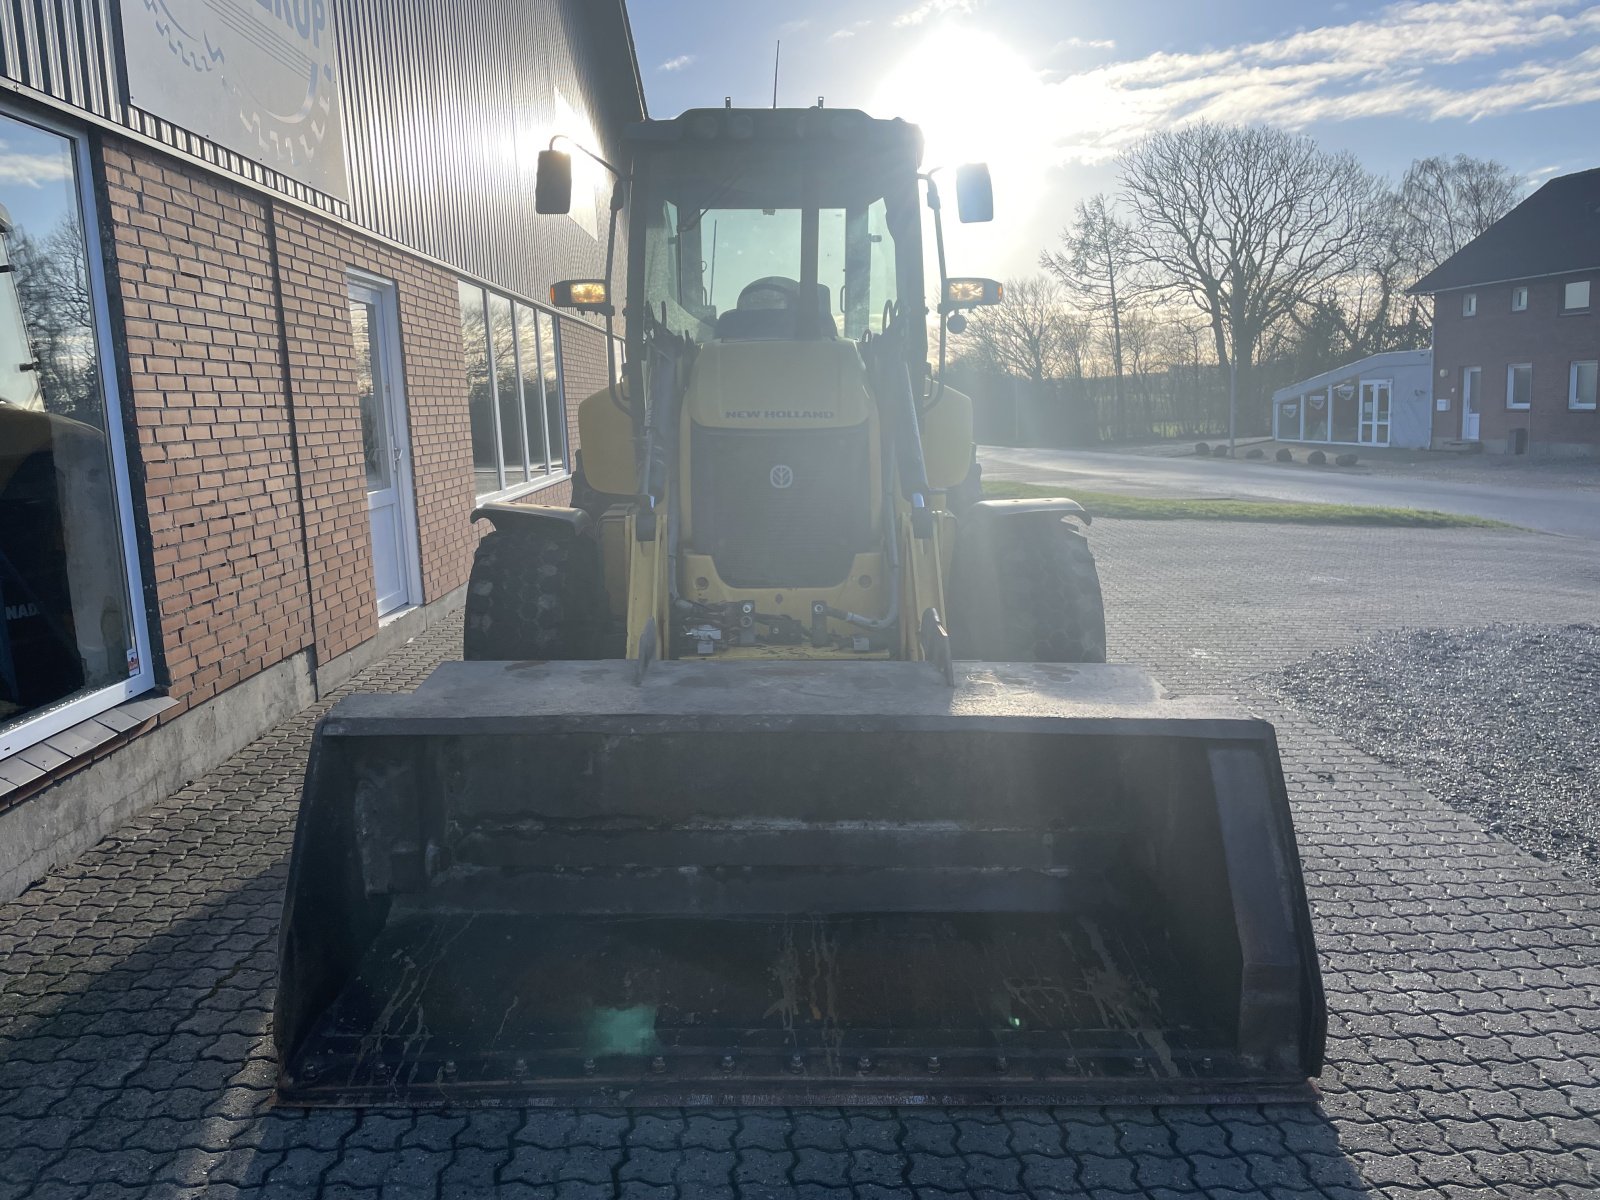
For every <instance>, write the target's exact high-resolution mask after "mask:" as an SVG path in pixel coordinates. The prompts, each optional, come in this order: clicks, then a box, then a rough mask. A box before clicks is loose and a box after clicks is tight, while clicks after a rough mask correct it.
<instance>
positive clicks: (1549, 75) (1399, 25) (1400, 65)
mask: <svg viewBox="0 0 1600 1200" xmlns="http://www.w3.org/2000/svg"><path fill="white" fill-rule="evenodd" d="M1597 38H1600V7H1595V6H1588V7H1585V6H1583V5H1580V4H1579V3H1577V2H1576V0H1430V2H1423V3H1417V2H1412V0H1404V2H1401V3H1394V4H1390V5H1389V6H1388V7H1386V8H1383V9H1380V10H1379V11H1378V12H1377V13H1375V14H1373V15H1371V16H1368V17H1365V18H1362V19H1359V20H1355V21H1349V22H1346V23H1344V24H1338V25H1325V26H1320V27H1317V28H1314V29H1307V30H1302V31H1300V32H1298V33H1294V34H1291V35H1289V36H1287V37H1283V38H1276V39H1272V40H1269V41H1262V42H1253V43H1246V44H1242V45H1238V46H1231V47H1225V48H1221V49H1211V50H1205V51H1200V52H1195V53H1186V54H1173V53H1157V54H1151V55H1148V56H1146V57H1144V58H1141V59H1133V60H1128V61H1124V62H1118V63H1110V64H1107V65H1105V66H1101V67H1097V68H1094V69H1092V70H1089V71H1085V72H1079V73H1077V74H1074V75H1071V76H1069V77H1067V78H1064V79H1060V80H1059V81H1058V82H1052V83H1049V84H1047V85H1046V87H1045V91H1046V93H1047V103H1048V108H1049V112H1050V115H1051V117H1053V118H1054V119H1053V120H1051V121H1050V122H1049V123H1048V124H1047V126H1046V127H1051V128H1055V129H1056V130H1057V131H1058V135H1059V152H1060V156H1061V157H1062V158H1064V159H1067V160H1077V161H1082V162H1096V161H1103V160H1104V159H1107V158H1109V157H1111V156H1113V155H1114V154H1116V152H1117V151H1118V150H1120V149H1122V148H1123V147H1124V146H1126V145H1127V144H1128V143H1129V142H1131V141H1133V140H1134V139H1136V138H1138V137H1139V136H1141V135H1142V134H1144V133H1147V132H1150V131H1151V130H1155V129H1162V128H1167V127H1170V126H1173V125H1178V124H1182V123H1184V122H1186V121H1193V120H1201V119H1205V120H1215V121H1240V122H1252V121H1270V122H1272V123H1273V124H1277V125H1282V126H1287V127H1289V128H1300V127H1304V126H1306V125H1309V124H1311V123H1313V122H1317V121H1340V120H1351V119H1355V118H1361V117H1385V116H1387V117H1395V116H1409V117H1413V118H1420V119H1424V120H1440V119H1445V118H1458V119H1468V120H1472V119H1477V118H1479V117H1486V116H1492V115H1497V114H1502V113H1510V112H1519V111H1528V110H1535V109H1542V108H1553V107H1559V106H1566V105H1573V104H1583V103H1587V102H1589V101H1593V100H1600V45H1597V44H1596V39H1597ZM1564 43H1565V44H1567V45H1565V46H1564V45H1563V44H1564ZM1580 47H1581V48H1580ZM1564 49H1565V50H1568V51H1574V50H1575V51H1576V52H1569V53H1566V54H1563V53H1562V51H1563V50H1564ZM1508 57H1509V58H1510V61H1509V63H1507V65H1501V66H1497V67H1490V65H1489V63H1487V62H1485V61H1484V60H1489V59H1494V58H1499V59H1501V60H1502V61H1503V62H1504V61H1505V60H1506V59H1507V58H1508ZM1464 64H1472V69H1471V71H1470V73H1469V72H1467V71H1457V70H1452V69H1451V68H1455V67H1461V66H1463V65H1464Z"/></svg>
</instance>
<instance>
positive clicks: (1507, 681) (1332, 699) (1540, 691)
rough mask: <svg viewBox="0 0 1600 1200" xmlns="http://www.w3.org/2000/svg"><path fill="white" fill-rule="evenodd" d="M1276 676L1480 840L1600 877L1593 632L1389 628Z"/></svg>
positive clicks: (1596, 637)
mask: <svg viewBox="0 0 1600 1200" xmlns="http://www.w3.org/2000/svg"><path fill="white" fill-rule="evenodd" d="M1275 680H1276V683H1277V685H1278V686H1279V688H1280V689H1281V690H1282V691H1283V692H1284V693H1285V694H1286V695H1287V697H1288V699H1289V701H1290V702H1291V703H1292V704H1293V705H1294V706H1295V707H1298V708H1300V709H1303V710H1304V711H1306V712H1308V713H1309V714H1311V715H1312V716H1314V717H1316V718H1317V719H1319V720H1320V721H1322V722H1323V723H1324V724H1326V725H1327V726H1328V727H1329V728H1330V729H1332V730H1333V731H1334V732H1336V733H1338V734H1339V735H1340V736H1341V737H1344V738H1345V739H1346V740H1348V741H1350V742H1352V743H1354V744H1355V745H1356V746H1359V747H1360V748H1361V749H1362V750H1364V751H1366V752H1367V753H1368V754H1371V755H1373V756H1374V757H1375V758H1379V759H1382V760H1383V761H1384V762H1387V763H1390V764H1393V765H1394V766H1397V767H1400V768H1403V769H1404V770H1405V771H1406V772H1407V773H1408V774H1410V775H1411V776H1412V777H1413V778H1415V779H1417V780H1419V781H1420V782H1422V783H1424V784H1425V785H1426V786H1427V787H1428V789H1429V790H1430V791H1431V792H1433V793H1434V794H1435V795H1437V796H1438V797H1440V798H1441V799H1442V800H1444V801H1445V802H1446V803H1448V804H1449V805H1451V806H1452V807H1453V808H1456V809H1459V810H1461V811H1463V812H1467V813H1470V814H1471V815H1472V816H1474V817H1476V818H1477V819H1478V820H1479V821H1481V822H1483V824H1484V825H1485V826H1487V827H1488V829H1489V830H1490V831H1491V832H1493V833H1497V834H1499V835H1500V836H1501V837H1504V838H1506V839H1508V840H1510V841H1512V842H1514V843H1516V844H1517V845H1519V846H1521V847H1522V848H1523V849H1524V850H1528V851H1530V852H1531V853H1533V854H1535V855H1537V856H1538V857H1540V858H1543V859H1547V860H1549V861H1550V862H1552V863H1555V864H1558V865H1560V866H1561V867H1563V868H1565V869H1566V870H1568V871H1570V872H1572V873H1573V874H1575V875H1579V876H1582V877H1585V878H1587V879H1591V880H1594V881H1596V882H1600V628H1596V627H1595V626H1592V625H1568V626H1565V627H1561V626H1548V625H1491V626H1488V627H1487V628H1483V629H1468V630H1422V631H1407V632H1397V633H1389V634H1384V635H1381V636H1378V637H1374V638H1372V639H1369V640H1368V641H1366V642H1363V643H1362V644H1361V645H1359V646H1356V647H1353V648H1351V649H1348V650H1343V651H1336V652H1328V653H1323V654H1317V655H1315V656H1313V657H1311V658H1309V659H1307V660H1306V661H1304V662H1301V663H1297V664H1296V665H1295V666H1293V667H1290V668H1288V669H1287V670H1285V671H1283V672H1281V673H1279V674H1278V675H1277V676H1276V677H1275Z"/></svg>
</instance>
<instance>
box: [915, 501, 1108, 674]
mask: <svg viewBox="0 0 1600 1200" xmlns="http://www.w3.org/2000/svg"><path fill="white" fill-rule="evenodd" d="M1066 517H1073V518H1076V519H1077V520H1079V521H1082V522H1083V523H1084V524H1085V525H1087V524H1089V521H1090V519H1091V518H1090V516H1089V513H1088V512H1087V511H1086V510H1085V509H1084V507H1083V506H1082V505H1081V504H1079V503H1078V502H1077V501H1076V500H1069V499H1068V498H1067V497H1065V496H1043V497H1039V498H1028V499H1023V498H1018V499H1010V500H979V501H977V502H976V503H974V504H972V505H971V506H970V507H969V508H968V509H967V510H966V511H965V512H963V513H962V514H961V516H960V518H959V521H958V524H957V526H956V539H955V552H954V556H953V560H952V563H951V571H950V578H951V583H950V589H949V595H948V597H947V600H948V604H949V608H950V616H951V619H952V620H953V621H954V622H956V624H957V626H958V627H959V625H960V623H961V622H962V621H965V620H971V619H974V617H975V615H976V614H978V613H986V612H994V611H995V610H996V609H997V608H998V607H999V604H1000V576H999V568H998V566H997V564H996V561H995V551H996V545H995V541H996V532H997V529H998V527H999V526H1000V525H1001V524H1002V523H1003V524H1004V527H1005V528H1006V529H1007V530H1013V531H1018V532H1020V531H1021V529H1023V528H1025V527H1026V526H1028V525H1029V524H1031V523H1042V524H1051V525H1059V524H1060V523H1061V522H1062V520H1063V518H1066ZM1063 532H1064V533H1065V534H1067V535H1068V536H1070V537H1076V538H1082V537H1083V536H1084V535H1083V532H1082V530H1080V529H1078V528H1077V527H1076V526H1072V525H1068V526H1066V527H1065V529H1064V530H1063ZM958 636H959V637H960V638H961V641H962V642H963V644H965V645H968V646H970V645H972V639H971V637H970V636H969V635H967V634H966V633H965V631H962V632H961V633H960V634H959V635H958Z"/></svg>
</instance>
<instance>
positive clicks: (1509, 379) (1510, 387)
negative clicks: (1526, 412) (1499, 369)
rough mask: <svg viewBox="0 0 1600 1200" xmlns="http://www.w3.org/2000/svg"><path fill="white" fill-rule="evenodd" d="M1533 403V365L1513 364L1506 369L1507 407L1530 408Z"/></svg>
mask: <svg viewBox="0 0 1600 1200" xmlns="http://www.w3.org/2000/svg"><path fill="white" fill-rule="evenodd" d="M1532 403H1533V364H1532V363H1512V364H1511V365H1510V366H1509V367H1507V368H1506V407H1507V408H1528V407H1529V406H1531V405H1532Z"/></svg>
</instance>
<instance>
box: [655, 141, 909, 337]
mask: <svg viewBox="0 0 1600 1200" xmlns="http://www.w3.org/2000/svg"><path fill="white" fill-rule="evenodd" d="M813 165H814V164H813ZM862 165H863V164H862V163H861V162H860V160H858V159H854V158H851V157H850V156H848V155H846V156H842V158H841V159H840V160H838V161H830V162H829V163H827V164H826V166H825V167H824V168H823V169H820V170H817V169H813V170H804V169H800V168H801V167H802V164H800V163H797V162H796V161H793V160H788V161H785V160H782V159H780V158H779V157H778V156H776V155H771V154H765V153H763V152H761V151H759V150H754V151H752V150H749V149H748V148H747V149H746V150H745V151H744V152H743V153H739V152H737V151H721V152H710V151H708V152H705V153H702V154H692V155H686V154H674V155H671V156H662V158H661V159H659V160H658V161H657V162H656V163H655V164H653V170H651V171H650V172H649V178H648V180H647V181H646V183H645V185H644V187H643V188H642V189H641V192H640V194H639V195H638V196H637V197H636V203H638V204H639V205H641V206H642V212H641V213H638V214H636V221H638V224H636V226H635V228H636V229H637V228H638V227H639V224H642V226H643V236H644V252H643V256H642V258H643V266H642V273H643V278H642V280H641V281H640V282H641V284H642V295H643V296H644V298H645V302H646V303H647V304H648V306H649V310H650V312H651V314H652V315H653V316H654V317H655V318H656V319H658V320H664V321H665V323H666V325H667V326H668V327H669V328H670V329H672V330H673V331H675V332H679V333H685V334H687V335H688V336H689V337H691V338H693V339H694V340H695V341H697V342H706V341H712V340H745V339H772V338H819V337H820V338H829V337H847V338H851V339H855V340H859V339H860V338H861V337H862V336H863V335H864V334H866V333H868V332H874V333H877V332H881V331H882V329H883V323H884V312H885V309H886V306H888V305H891V304H893V303H895V302H896V301H898V300H899V298H900V296H901V295H902V294H909V293H908V291H907V283H908V279H909V280H911V281H912V282H911V283H910V286H911V287H917V286H919V285H918V284H916V283H915V282H914V280H915V277H914V276H908V275H907V272H908V271H911V270H913V269H917V268H920V263H917V262H916V259H917V256H918V250H917V243H916V227H915V223H914V222H915V212H916V210H915V205H914V203H911V204H907V203H905V202H904V200H903V199H902V198H901V197H900V196H899V195H897V194H895V192H894V190H893V188H892V187H891V186H889V185H891V184H893V183H894V182H896V181H894V180H886V179H883V178H881V177H882V176H883V175H885V174H887V173H886V172H884V171H882V170H873V169H871V168H870V167H868V168H867V169H865V170H858V169H857V168H860V167H861V166H862ZM911 182H914V181H913V180H911V179H909V178H908V179H907V180H906V181H905V183H907V184H909V183H911ZM905 190H906V194H907V196H908V197H909V198H910V199H911V200H913V201H914V198H915V192H914V191H911V189H910V188H909V187H906V189H905ZM641 218H642V219H641ZM908 218H909V220H908ZM907 225H909V226H910V239H909V241H908V239H907V238H906V237H905V234H904V230H905V229H906V227H907ZM897 229H898V230H901V231H902V236H901V238H900V239H899V240H900V242H901V243H905V244H906V245H907V250H906V255H905V257H906V259H907V260H909V261H902V260H901V257H900V256H897V254H896V245H897V240H896V236H895V231H896V230H897Z"/></svg>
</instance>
